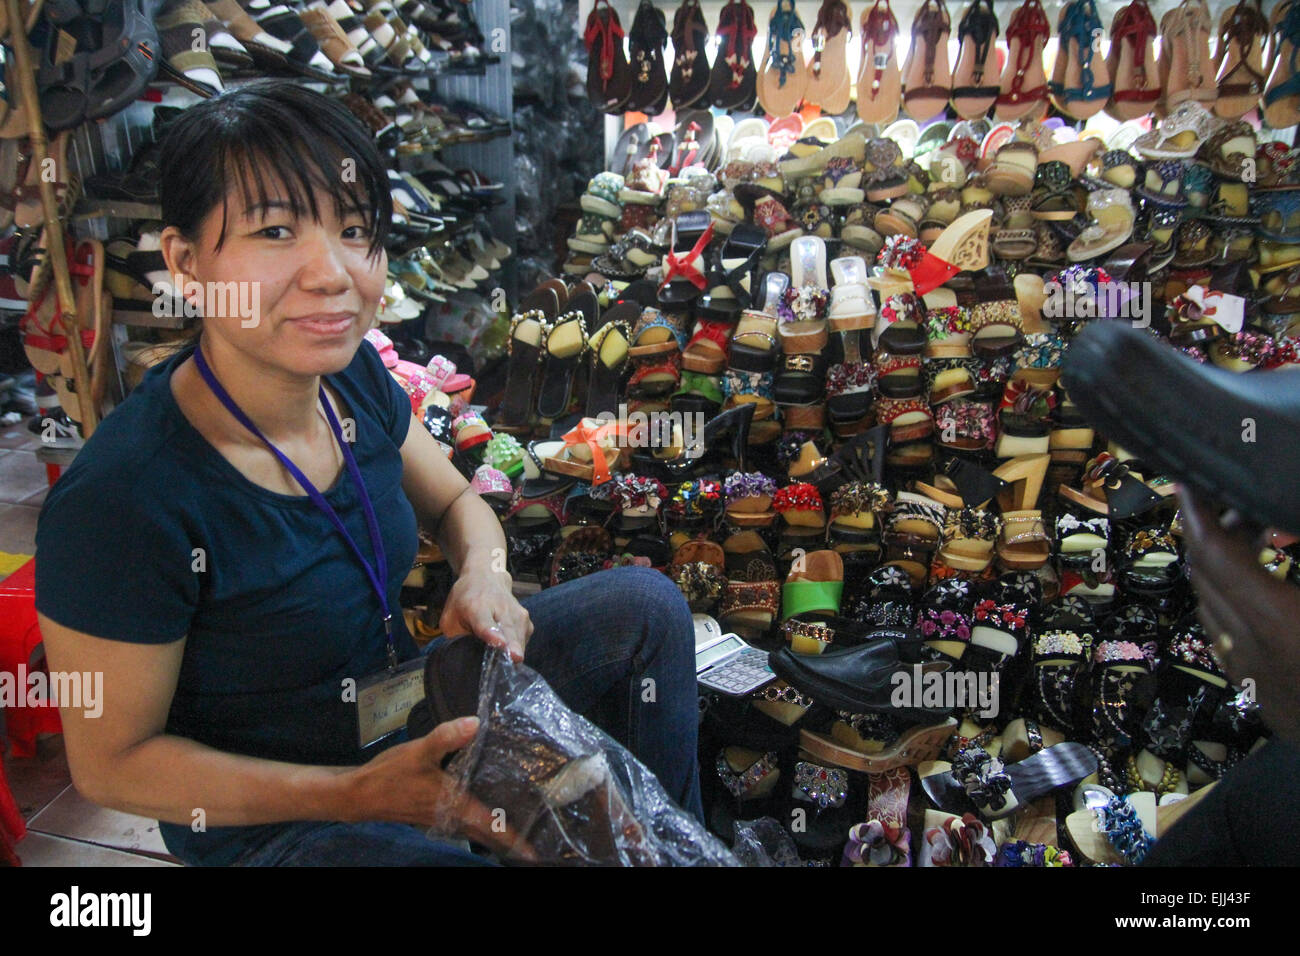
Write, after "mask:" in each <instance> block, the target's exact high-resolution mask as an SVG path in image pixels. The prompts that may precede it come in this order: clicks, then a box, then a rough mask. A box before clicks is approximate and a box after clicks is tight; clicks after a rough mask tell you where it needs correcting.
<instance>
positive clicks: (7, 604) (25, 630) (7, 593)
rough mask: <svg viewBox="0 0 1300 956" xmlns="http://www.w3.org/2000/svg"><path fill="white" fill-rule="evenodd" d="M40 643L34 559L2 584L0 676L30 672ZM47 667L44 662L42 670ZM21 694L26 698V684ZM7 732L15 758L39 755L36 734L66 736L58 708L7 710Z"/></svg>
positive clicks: (15, 708)
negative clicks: (21, 670) (1, 674)
mask: <svg viewBox="0 0 1300 956" xmlns="http://www.w3.org/2000/svg"><path fill="white" fill-rule="evenodd" d="M40 643H41V630H40V628H39V627H38V626H37V623H36V560H35V559H34V558H33V559H32V560H31V561H28V562H27V563H26V564H24V565H23V566H22V567H21V568H19V569H18V570H17V571H15V572H14V573H13V574H11V575H9V577H7V578H5V579H4V580H3V581H0V673H8V674H11V675H13V677H12V679H13V680H15V681H16V680H17V679H18V665H19V664H22V665H23V667H24V673H30V672H31V658H32V652H33V651H34V650H36V647H37V645H39V644H40ZM44 667H45V665H44V663H43V662H42V664H41V668H42V669H44ZM18 692H19V694H21V695H22V696H23V697H24V698H26V693H27V690H26V685H25V684H23V685H20V686H19V687H18ZM5 732H6V734H7V736H8V737H9V743H10V746H11V747H12V748H13V755H14V756H15V757H35V756H36V735H37V734H60V733H63V723H62V722H61V721H60V720H59V710H58V708H57V707H52V706H51V707H26V706H24V707H14V708H12V709H10V708H6V709H5Z"/></svg>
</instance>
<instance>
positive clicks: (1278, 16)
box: [1259, 0, 1300, 182]
mask: <svg viewBox="0 0 1300 956" xmlns="http://www.w3.org/2000/svg"><path fill="white" fill-rule="evenodd" d="M1298 57H1300V4H1297V3H1295V2H1294V0H1285V2H1283V3H1281V4H1279V5H1278V7H1277V9H1276V10H1274V12H1273V45H1272V47H1271V48H1270V53H1269V58H1270V59H1272V60H1273V63H1274V65H1273V72H1272V75H1271V76H1270V77H1269V79H1268V85H1267V86H1266V87H1265V88H1264V99H1263V101H1262V106H1263V117H1264V122H1265V124H1267V125H1268V126H1271V127H1272V128H1273V129H1286V128H1287V127H1289V126H1295V125H1297V124H1300V59H1298ZM1263 178H1264V177H1263V176H1260V177H1259V181H1260V182H1262V181H1263Z"/></svg>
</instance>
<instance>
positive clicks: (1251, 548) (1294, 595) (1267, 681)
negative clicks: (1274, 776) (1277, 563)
mask: <svg viewBox="0 0 1300 956" xmlns="http://www.w3.org/2000/svg"><path fill="white" fill-rule="evenodd" d="M1178 497H1179V501H1180V504H1181V507H1182V522H1183V541H1184V543H1185V544H1186V546H1187V558H1188V565H1189V568H1190V571H1191V577H1192V584H1193V585H1194V586H1195V588H1196V595H1197V599H1198V603H1197V613H1198V615H1199V616H1200V619H1201V623H1202V624H1204V625H1205V630H1206V633H1207V635H1208V636H1209V637H1211V638H1212V639H1213V640H1214V649H1215V653H1216V654H1218V656H1219V660H1220V661H1222V662H1223V666H1224V669H1225V670H1226V671H1227V673H1228V675H1229V676H1230V677H1231V678H1232V679H1233V681H1234V682H1237V683H1240V682H1241V681H1242V680H1247V679H1251V680H1254V682H1255V687H1256V694H1255V697H1256V699H1257V700H1258V701H1259V703H1260V705H1261V708H1262V709H1261V712H1260V716H1261V717H1263V719H1264V722H1265V723H1266V724H1267V725H1268V726H1269V727H1271V728H1272V729H1273V730H1274V732H1276V733H1277V734H1279V735H1280V736H1282V737H1285V738H1286V739H1288V740H1289V741H1290V742H1291V743H1293V744H1295V743H1300V699H1298V698H1297V695H1296V693H1295V688H1296V687H1297V686H1300V644H1298V643H1297V642H1296V639H1295V633H1296V623H1297V622H1298V621H1300V588H1298V587H1296V586H1295V585H1294V584H1292V583H1291V582H1289V581H1282V580H1278V579H1277V578H1275V577H1273V576H1272V575H1271V574H1269V573H1268V572H1267V571H1265V570H1264V569H1263V568H1262V567H1261V566H1260V564H1259V557H1258V556H1259V552H1260V550H1261V549H1260V547H1259V546H1258V544H1257V542H1256V538H1257V535H1256V533H1255V530H1254V529H1251V528H1248V527H1246V526H1245V525H1244V524H1243V523H1242V522H1241V521H1239V520H1233V519H1229V520H1228V522H1227V524H1226V526H1225V525H1224V524H1220V521H1219V516H1218V513H1217V512H1216V510H1215V509H1213V508H1211V507H1210V506H1209V505H1208V504H1207V503H1206V502H1204V501H1203V500H1200V499H1198V498H1197V497H1196V496H1195V495H1194V494H1193V493H1192V492H1191V491H1190V489H1188V488H1187V487H1186V486H1181V487H1180V488H1179V492H1178Z"/></svg>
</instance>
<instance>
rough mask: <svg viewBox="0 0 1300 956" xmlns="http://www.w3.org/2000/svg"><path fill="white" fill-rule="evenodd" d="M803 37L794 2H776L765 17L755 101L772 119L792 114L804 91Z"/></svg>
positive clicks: (805, 89) (806, 73) (806, 66)
mask: <svg viewBox="0 0 1300 956" xmlns="http://www.w3.org/2000/svg"><path fill="white" fill-rule="evenodd" d="M803 37H804V26H803V21H802V20H800V19H799V14H798V13H797V12H796V11H795V5H794V0H777V4H776V6H775V7H773V8H772V12H771V14H770V15H769V16H768V22H767V50H766V52H765V53H764V54H763V66H762V68H761V69H760V70H759V71H758V102H759V103H760V104H761V105H762V107H763V109H765V110H766V111H767V112H768V113H769V114H771V115H772V116H782V117H784V116H786V115H788V114H790V113H793V112H794V111H795V109H796V108H797V107H798V106H799V103H800V101H801V100H802V99H803V98H804V95H805V93H806V92H807V88H808V65H807V63H806V62H805V61H804V58H803ZM802 126H803V124H802V123H800V128H801V129H802ZM774 145H775V144H774ZM779 148H780V147H779V146H778V149H779Z"/></svg>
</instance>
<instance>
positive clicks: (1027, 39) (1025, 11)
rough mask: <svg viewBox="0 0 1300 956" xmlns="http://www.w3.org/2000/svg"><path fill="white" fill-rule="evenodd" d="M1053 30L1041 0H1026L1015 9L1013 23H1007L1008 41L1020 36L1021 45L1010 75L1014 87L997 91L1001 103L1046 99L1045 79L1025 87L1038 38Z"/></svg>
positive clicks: (1046, 36)
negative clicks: (1042, 81)
mask: <svg viewBox="0 0 1300 956" xmlns="http://www.w3.org/2000/svg"><path fill="white" fill-rule="evenodd" d="M1051 33H1052V28H1051V27H1050V26H1048V23H1047V14H1046V13H1045V12H1044V11H1043V5H1042V3H1041V2H1039V0H1026V2H1025V3H1024V4H1023V5H1022V6H1020V7H1017V8H1016V12H1015V13H1013V14H1012V15H1011V25H1010V26H1008V27H1007V42H1008V43H1010V42H1011V41H1012V40H1013V39H1018V40H1019V41H1020V49H1019V51H1018V53H1017V54H1016V73H1015V76H1013V77H1012V78H1011V89H1010V90H1008V91H1007V92H1005V93H999V94H998V102H999V103H1000V104H1003V105H1005V106H1015V105H1017V104H1019V103H1024V102H1031V101H1038V100H1046V99H1047V84H1046V83H1044V84H1042V85H1040V86H1036V87H1034V88H1033V89H1032V90H1028V91H1026V90H1025V89H1024V88H1023V87H1024V84H1025V74H1026V72H1028V70H1029V64H1030V63H1032V62H1033V58H1034V56H1035V55H1036V54H1037V53H1038V46H1037V41H1038V40H1039V39H1041V40H1043V41H1044V42H1046V41H1047V38H1048V37H1049V36H1051Z"/></svg>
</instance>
